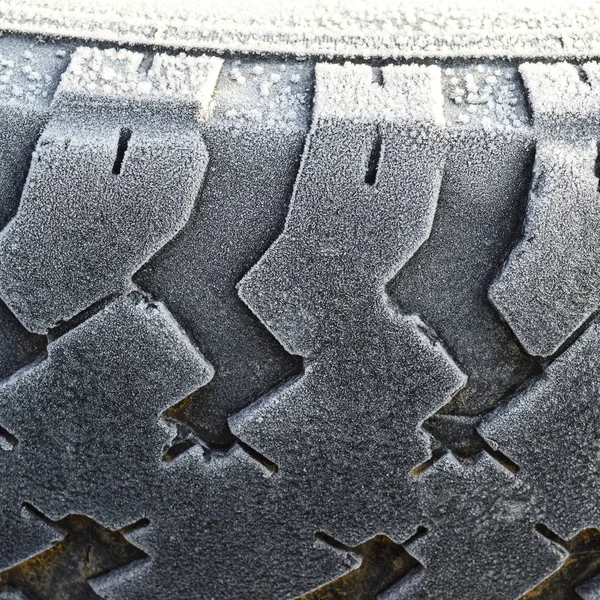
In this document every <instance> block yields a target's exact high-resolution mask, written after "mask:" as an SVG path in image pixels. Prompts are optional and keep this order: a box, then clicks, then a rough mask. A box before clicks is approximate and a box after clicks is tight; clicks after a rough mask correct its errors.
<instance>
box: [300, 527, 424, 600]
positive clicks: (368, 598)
mask: <svg viewBox="0 0 600 600" xmlns="http://www.w3.org/2000/svg"><path fill="white" fill-rule="evenodd" d="M321 537H322V538H325V539H326V540H327V538H328V536H325V535H323V536H321ZM329 539H331V538H329ZM330 544H331V545H333V546H336V547H338V548H340V549H343V550H346V551H347V552H349V553H352V554H356V555H357V556H358V557H359V558H360V559H361V562H360V565H359V566H358V567H357V568H355V569H352V570H351V571H348V573H346V574H345V575H342V576H341V577H339V578H337V579H334V580H333V581H331V582H329V583H326V584H325V585H322V586H321V587H319V588H317V589H316V590H313V591H312V592H308V593H307V594H304V595H303V596H300V597H298V598H297V599H296V600H376V598H377V595H378V594H380V593H381V592H383V591H384V590H386V589H388V588H389V587H390V586H391V585H393V584H394V583H396V582H397V581H399V580H400V579H402V578H403V577H405V576H406V575H407V573H408V572H409V571H411V570H412V569H415V568H418V567H420V566H421V565H420V563H419V562H418V561H417V560H416V559H415V558H413V557H412V556H411V555H410V554H409V553H408V552H407V551H406V550H405V549H404V547H403V546H402V545H401V544H396V543H395V542H393V541H392V540H391V539H390V538H389V537H387V536H385V535H376V536H375V537H373V538H371V539H369V540H367V541H365V542H363V543H362V544H358V546H354V547H346V546H344V544H340V543H339V542H336V541H335V540H332V541H331V542H330Z"/></svg>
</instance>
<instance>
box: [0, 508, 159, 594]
mask: <svg viewBox="0 0 600 600" xmlns="http://www.w3.org/2000/svg"><path fill="white" fill-rule="evenodd" d="M31 512H33V513H34V514H36V515H38V516H39V517H40V518H41V519H43V520H44V521H46V522H47V523H49V524H52V525H53V526H55V527H57V528H58V529H61V530H63V531H64V532H65V533H66V535H65V537H64V538H63V539H62V540H61V541H60V542H57V543H56V544H54V545H53V546H51V547H50V548H48V549H47V550H44V551H43V552H40V553H39V554H37V555H35V556H33V557H31V558H29V559H27V560H25V561H23V562H21V563H19V564H17V565H15V566H13V567H10V568H9V569H6V570H5V571H3V572H2V573H0V586H8V587H9V588H14V589H18V590H19V591H21V592H23V593H24V594H25V595H26V596H27V597H29V598H31V599H32V600H98V599H100V600H101V596H98V594H96V593H95V592H94V590H93V589H92V587H91V586H90V585H89V583H88V580H89V579H91V578H92V577H98V576H99V575H104V574H106V573H109V572H110V571H113V570H115V569H118V568H120V567H124V566H126V565H128V564H130V563H132V562H133V561H136V560H141V559H145V558H147V554H146V553H145V552H143V551H142V550H140V549H139V548H137V547H136V546H134V545H133V544H131V543H130V542H129V541H127V539H126V538H125V534H126V533H128V532H129V531H132V530H133V529H137V528H138V527H142V526H144V525H146V524H147V523H148V521H147V520H146V519H142V520H140V521H138V522H137V523H134V524H132V525H128V526H126V527H123V528H122V529H118V530H116V531H111V530H110V529H107V528H106V527H103V526H102V525H100V524H99V523H97V522H96V521H94V520H93V519H91V518H90V517H87V516H85V515H67V516H66V517H64V518H63V519H59V520H58V521H51V520H50V519H48V518H47V517H45V516H44V515H42V514H41V513H39V511H37V510H36V509H33V507H32V509H31Z"/></svg>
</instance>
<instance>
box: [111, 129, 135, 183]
mask: <svg viewBox="0 0 600 600" xmlns="http://www.w3.org/2000/svg"><path fill="white" fill-rule="evenodd" d="M130 139H131V129H129V128H128V127H122V128H121V131H120V132H119V143H118V145H117V156H116V158H115V162H114V164H113V169H112V172H113V175H120V174H121V170H122V168H123V160H125V154H126V152H127V148H128V146H129V140H130Z"/></svg>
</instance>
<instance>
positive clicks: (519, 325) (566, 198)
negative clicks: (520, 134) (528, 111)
mask: <svg viewBox="0 0 600 600" xmlns="http://www.w3.org/2000/svg"><path fill="white" fill-rule="evenodd" d="M596 156H597V149H596V144H595V142H588V143H579V144H577V145H567V146H565V145H563V144H560V143H555V142H550V141H549V142H544V141H541V142H538V146H537V150H536V157H535V166H534V182H533V185H532V189H531V193H530V196H529V206H528V214H527V220H526V223H525V232H524V238H523V240H522V241H521V242H520V243H519V244H518V245H517V247H516V248H515V249H514V250H513V252H512V253H511V255H510V257H509V259H508V262H507V263H506V264H505V266H504V268H503V270H502V272H501V273H500V275H499V277H498V278H497V279H496V280H495V281H494V283H493V284H492V286H491V287H490V298H491V300H492V302H493V303H494V305H495V306H496V307H497V308H498V310H499V311H500V313H501V314H502V316H503V317H504V318H505V319H506V321H507V323H508V324H509V326H510V327H511V329H512V330H513V331H514V333H515V335H516V336H517V338H518V339H519V341H520V342H521V344H522V345H523V347H524V348H525V350H526V351H527V352H529V353H530V354H533V355H536V356H550V355H552V354H554V353H556V352H557V351H558V350H559V348H560V347H561V346H562V345H563V344H564V342H565V341H566V340H567V339H568V338H569V336H570V335H571V334H572V333H574V332H575V331H576V330H577V329H578V328H579V327H580V326H581V325H583V323H584V322H585V321H586V320H587V319H588V317H589V316H590V315H591V314H592V313H593V312H594V311H595V310H596V309H597V307H598V304H599V303H600V292H599V291H598V286H599V284H600V270H599V269H598V261H599V259H600V213H598V210H597V205H598V201H599V200H600V194H599V193H598V179H597V177H596V175H595V173H594V166H595V163H596Z"/></svg>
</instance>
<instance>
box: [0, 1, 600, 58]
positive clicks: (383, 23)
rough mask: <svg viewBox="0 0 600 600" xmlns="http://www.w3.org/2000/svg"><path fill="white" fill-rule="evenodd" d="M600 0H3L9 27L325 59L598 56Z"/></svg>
mask: <svg viewBox="0 0 600 600" xmlns="http://www.w3.org/2000/svg"><path fill="white" fill-rule="evenodd" d="M599 16H600V3H599V2H598V0H571V1H570V2H566V1H564V0H547V1H546V2H539V1H537V2H532V1H529V2H527V1H523V0H503V1H502V2H481V1H480V0H445V1H444V2H440V1H439V0H421V1H417V0H403V1H402V0H347V1H345V2H340V0H304V1H303V2H294V1H292V0H228V1H227V2H215V1H214V0H179V1H177V2H173V1H169V0H137V1H136V2H123V0H103V1H102V2H98V1H94V0H60V1H56V2H48V1H47V0H4V1H1V2H0V27H2V28H4V29H7V30H14V31H22V32H30V33H43V34H50V35H57V34H58V35H66V36H72V37H73V36H75V37H84V38H87V39H99V40H106V41H118V42H120V43H123V42H129V43H150V44H156V45H166V46H170V47H188V48H201V49H210V50H217V51H218V50H225V51H232V52H235V51H242V52H270V53H273V52H285V53H296V54H313V55H320V56H327V55H336V56H346V57H354V56H363V57H372V56H381V57H425V56H427V57H432V56H439V57H445V56H499V57H504V56H507V57H520V58H523V57H568V56H590V55H591V54H594V53H596V54H597V53H598V52H599V51H600V25H599V23H600V20H599V18H598V17H599Z"/></svg>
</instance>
